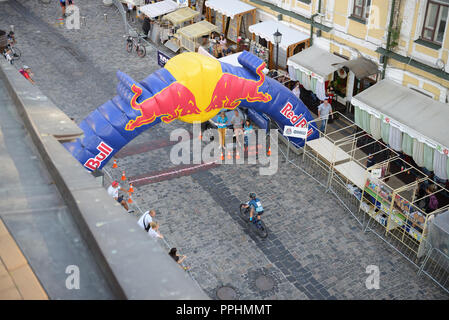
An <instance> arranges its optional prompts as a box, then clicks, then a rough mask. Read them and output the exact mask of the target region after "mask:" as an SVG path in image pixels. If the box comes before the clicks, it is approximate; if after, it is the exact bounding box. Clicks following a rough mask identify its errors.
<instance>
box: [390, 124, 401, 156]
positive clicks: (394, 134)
mask: <svg viewBox="0 0 449 320" xmlns="http://www.w3.org/2000/svg"><path fill="white" fill-rule="evenodd" d="M388 144H389V145H390V148H391V149H393V150H396V151H402V132H401V130H399V129H398V128H395V127H393V126H392V125H390V134H389V137H388Z"/></svg>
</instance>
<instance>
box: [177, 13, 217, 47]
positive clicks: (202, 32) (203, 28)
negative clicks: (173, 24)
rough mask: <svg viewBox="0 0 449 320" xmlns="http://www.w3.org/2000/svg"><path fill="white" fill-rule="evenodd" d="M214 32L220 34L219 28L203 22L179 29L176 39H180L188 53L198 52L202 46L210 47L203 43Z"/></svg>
mask: <svg viewBox="0 0 449 320" xmlns="http://www.w3.org/2000/svg"><path fill="white" fill-rule="evenodd" d="M212 32H218V27H217V26H215V25H213V24H212V23H210V22H208V21H206V20H203V21H200V22H197V23H194V24H191V25H189V26H187V27H184V28H181V29H178V31H177V32H176V34H175V37H176V38H177V39H178V41H179V44H180V46H181V47H182V48H184V49H186V50H188V51H192V52H196V51H197V50H198V47H199V46H200V45H203V46H205V47H208V44H205V43H203V37H204V36H210V34H211V33H212Z"/></svg>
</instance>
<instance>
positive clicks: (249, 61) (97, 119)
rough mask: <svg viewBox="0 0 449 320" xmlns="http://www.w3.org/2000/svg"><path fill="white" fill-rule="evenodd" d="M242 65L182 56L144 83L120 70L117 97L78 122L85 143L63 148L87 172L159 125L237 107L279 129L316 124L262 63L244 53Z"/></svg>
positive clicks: (204, 117) (314, 133)
mask: <svg viewBox="0 0 449 320" xmlns="http://www.w3.org/2000/svg"><path fill="white" fill-rule="evenodd" d="M238 61H239V63H240V64H241V65H242V66H243V67H235V66H232V65H229V64H227V63H223V62H219V61H218V60H216V59H213V58H210V57H206V56H203V55H201V54H198V53H193V52H188V53H183V54H180V55H177V56H175V57H174V58H172V59H170V60H169V61H168V62H167V64H166V65H165V67H164V68H163V69H160V70H157V71H156V72H154V73H153V74H151V75H150V76H148V77H147V78H145V79H144V80H142V81H141V82H140V83H137V82H136V81H134V80H133V79H132V78H131V77H129V76H128V75H126V74H124V73H123V72H120V71H118V72H117V77H118V79H119V83H118V85H117V93H118V95H117V96H115V97H114V98H113V99H111V100H109V101H108V102H106V103H105V104H103V105H101V106H100V107H98V108H97V109H96V110H94V111H93V112H92V113H91V114H89V115H88V117H87V118H86V119H85V120H83V121H82V122H81V123H80V125H79V126H80V128H81V129H82V130H83V131H84V137H83V138H82V139H77V140H76V141H75V142H69V143H65V144H64V146H65V147H66V149H67V150H69V151H70V152H71V153H72V155H73V156H74V157H75V158H76V159H78V160H79V161H80V162H81V163H82V164H83V165H84V167H86V169H88V170H95V169H96V168H98V169H101V168H102V167H103V166H104V165H105V164H106V163H107V162H108V161H109V160H110V159H111V157H112V156H113V155H114V154H115V153H117V152H118V151H119V150H120V149H121V148H122V147H124V146H125V145H126V144H127V143H128V142H129V141H131V140H132V139H134V138H135V137H136V136H137V135H139V134H140V133H141V132H143V131H145V130H147V129H149V128H150V127H152V126H154V125H156V124H158V123H160V122H164V123H170V122H172V121H174V120H175V119H178V120H181V121H184V122H189V123H193V122H197V121H198V122H204V121H207V120H209V119H211V118H212V117H214V116H215V115H217V113H218V112H220V110H222V109H229V110H232V109H235V108H236V107H238V106H240V107H246V108H252V109H254V110H255V111H257V112H260V113H265V114H267V115H269V116H270V117H271V119H272V120H274V121H276V123H277V124H278V125H279V127H280V129H281V130H283V127H284V125H289V126H292V125H293V126H296V127H305V126H307V123H308V122H309V121H311V120H312V119H313V118H312V116H311V114H310V112H309V110H308V109H307V107H306V106H305V105H304V104H303V103H302V101H301V100H299V99H298V98H297V97H296V96H295V95H294V94H292V92H291V91H290V90H289V89H287V88H286V87H284V86H283V85H281V84H280V83H279V82H277V81H275V80H273V79H271V78H268V77H265V74H264V73H263V70H264V68H265V63H264V62H263V61H262V60H260V59H259V58H257V57H256V56H254V55H252V54H250V53H248V52H246V51H244V52H243V53H242V54H241V55H240V56H239V58H238ZM286 106H288V107H286ZM309 129H310V130H309V132H308V139H315V138H316V137H318V131H317V130H316V129H315V126H314V125H313V124H312V126H311V127H310V128H309ZM290 141H292V142H293V143H295V144H296V145H297V146H298V147H301V146H302V145H303V144H304V140H302V139H299V138H291V137H290ZM104 146H107V149H106V148H105V147H104ZM105 150H106V151H107V152H105Z"/></svg>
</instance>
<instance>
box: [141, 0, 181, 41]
mask: <svg viewBox="0 0 449 320" xmlns="http://www.w3.org/2000/svg"><path fill="white" fill-rule="evenodd" d="M178 8H179V6H178V4H177V3H176V2H174V1H172V0H163V1H160V2H155V3H150V4H147V5H144V6H141V7H139V9H138V12H137V13H138V15H139V16H140V17H143V18H144V19H147V20H148V19H150V20H151V27H150V32H149V34H148V36H149V38H150V39H151V41H152V42H154V43H159V41H160V40H161V36H162V39H163V40H166V39H168V34H169V33H170V32H169V30H168V28H166V27H163V26H162V25H161V18H162V16H163V15H165V14H168V13H170V12H172V11H175V10H177V9H178ZM148 22H149V21H148Z"/></svg>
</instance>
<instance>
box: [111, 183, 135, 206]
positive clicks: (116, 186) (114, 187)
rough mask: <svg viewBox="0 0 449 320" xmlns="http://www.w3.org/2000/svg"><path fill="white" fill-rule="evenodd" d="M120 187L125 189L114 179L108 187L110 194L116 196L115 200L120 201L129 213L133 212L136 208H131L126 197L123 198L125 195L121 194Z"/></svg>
mask: <svg viewBox="0 0 449 320" xmlns="http://www.w3.org/2000/svg"><path fill="white" fill-rule="evenodd" d="M119 189H121V190H123V189H122V188H121V187H120V186H119V184H118V182H117V181H112V183H111V185H110V186H109V188H108V194H109V195H110V196H111V197H112V198H114V200H115V201H117V202H118V203H120V204H121V205H122V207H123V208H125V209H126V210H127V211H128V213H133V212H134V210H130V209H129V207H128V204H127V203H126V201H125V199H123V196H119V194H118V191H119Z"/></svg>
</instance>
